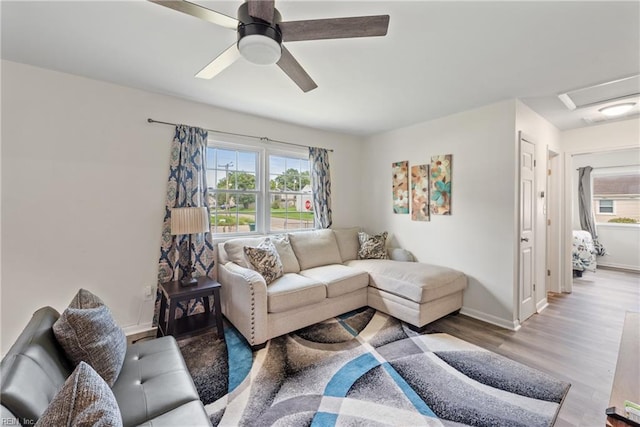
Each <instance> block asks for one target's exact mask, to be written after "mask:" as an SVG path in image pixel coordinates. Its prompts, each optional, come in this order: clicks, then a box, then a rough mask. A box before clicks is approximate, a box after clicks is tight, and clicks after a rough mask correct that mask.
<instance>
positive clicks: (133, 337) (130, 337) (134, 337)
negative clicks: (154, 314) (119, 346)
mask: <svg viewBox="0 0 640 427" xmlns="http://www.w3.org/2000/svg"><path fill="white" fill-rule="evenodd" d="M122 330H123V331H124V334H125V335H126V336H127V343H129V344H133V343H135V342H136V341H139V340H141V339H144V338H153V337H155V336H156V333H157V328H156V327H155V326H152V324H151V322H148V323H143V324H142V325H133V326H128V327H126V328H122Z"/></svg>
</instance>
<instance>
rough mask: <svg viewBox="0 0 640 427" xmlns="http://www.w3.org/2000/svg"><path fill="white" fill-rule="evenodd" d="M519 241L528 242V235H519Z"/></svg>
mask: <svg viewBox="0 0 640 427" xmlns="http://www.w3.org/2000/svg"><path fill="white" fill-rule="evenodd" d="M520 241H521V242H528V241H529V238H528V237H521V238H520Z"/></svg>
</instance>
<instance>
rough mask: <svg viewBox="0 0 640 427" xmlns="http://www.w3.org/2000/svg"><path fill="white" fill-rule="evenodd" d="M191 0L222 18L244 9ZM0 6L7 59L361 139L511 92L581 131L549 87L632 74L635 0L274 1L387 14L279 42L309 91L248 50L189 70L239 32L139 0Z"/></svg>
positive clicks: (302, 8)
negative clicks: (370, 24) (347, 32)
mask: <svg viewBox="0 0 640 427" xmlns="http://www.w3.org/2000/svg"><path fill="white" fill-rule="evenodd" d="M198 3H199V4H201V5H203V6H206V7H208V8H211V9H214V10H217V11H220V12H223V13H225V14H228V15H231V16H236V10H237V7H238V6H239V5H240V1H198ZM1 7H2V9H1V19H2V58H3V59H7V60H11V61H16V62H22V63H26V64H31V65H35V66H39V67H43V68H50V69H54V70H59V71H63V72H68V73H72V74H76V75H82V76H87V77H91V78H95V79H100V80H106V81H110V82H115V83H118V84H122V85H126V86H131V87H135V88H140V89H144V90H149V91H153V92H159V93H164V94H170V95H175V96H178V97H182V98H187V99H191V100H196V101H199V102H203V103H207V104H211V105H215V106H218V107H223V108H227V109H231V110H236V111H241V112H246V113H250V114H255V115H259V116H265V117H269V118H273V119H277V120H282V121H287V122H292V123H297V124H302V125H306V126H311V127H315V128H320V129H327V130H334V131H340V132H344V133H351V134H357V135H367V134H373V133H377V132H381V131H385V130H390V129H395V128H399V127H402V126H407V125H410V124H413V123H418V122H422V121H427V120H430V119H434V118H436V117H442V116H446V115H449V114H452V113H455V112H459V111H464V110H468V109H471V108H475V107H479V106H482V105H486V104H489V103H492V102H496V101H500V100H504V99H510V98H520V99H522V100H523V101H524V102H525V103H527V104H528V105H529V106H530V107H531V108H533V109H534V110H536V111H537V112H538V113H539V114H541V115H542V116H544V117H545V118H547V119H548V120H549V121H551V122H552V123H554V124H555V125H556V126H557V127H559V128H560V129H569V128H574V127H580V126H585V125H586V123H585V122H584V121H582V120H581V118H582V117H583V116H584V115H585V114H586V113H587V112H586V111H580V110H578V111H575V112H570V111H568V110H567V108H566V107H565V106H564V105H563V104H562V103H561V102H560V101H559V100H558V98H557V96H556V95H557V94H559V93H563V92H567V91H570V90H573V89H578V88H582V87H586V86H591V85H594V84H598V83H603V82H607V81H611V80H615V79H619V78H623V77H626V76H630V75H634V74H638V73H639V72H640V2H638V1H626V2H613V1H603V2H592V1H586V2H578V1H563V2H559V1H538V2H522V1H499V2H483V1H468V2H452V1H449V2H431V1H320V2H319V1H305V0H297V1H292V0H276V7H277V8H278V10H279V11H280V12H281V13H282V16H283V20H284V21H291V20H301V19H314V18H329V17H341V16H361V15H375V14H389V15H390V16H391V19H390V24H389V32H388V35H387V36H386V37H373V38H367V39H342V40H320V41H307V42H292V43H288V44H286V46H287V48H288V49H289V50H290V51H291V52H292V53H293V55H295V57H296V58H297V59H298V61H299V62H300V63H301V64H302V65H303V67H305V69H306V70H307V72H308V73H309V74H310V75H311V77H312V78H313V79H314V80H315V81H316V83H317V84H318V86H319V87H318V89H316V90H313V91H311V92H309V93H306V94H305V93H303V92H302V91H301V90H300V89H298V87H297V86H295V84H294V83H293V82H292V81H290V80H289V79H288V78H287V77H286V75H285V74H284V73H283V72H282V71H281V70H280V69H279V68H278V67H277V66H275V65H273V66H266V67H265V66H257V65H253V64H250V63H248V62H246V61H245V60H244V59H241V60H239V61H238V62H236V63H235V64H233V65H232V66H231V67H229V68H228V69H226V70H225V71H223V72H222V73H221V74H220V75H218V76H217V77H215V78H214V79H212V80H201V79H196V78H194V77H193V76H194V74H195V73H196V72H198V71H199V70H200V69H201V68H202V67H203V66H204V65H206V64H207V63H208V62H209V61H211V60H212V59H213V58H214V57H215V56H217V55H218V54H219V53H221V52H222V51H223V50H224V49H225V48H227V47H228V46H229V45H231V44H232V43H234V41H235V40H236V34H235V32H234V31H232V30H227V29H224V28H221V27H217V26H216V25H214V24H211V23H208V22H204V21H200V20H198V19H196V18H194V17H191V16H188V15H185V14H182V13H179V12H176V11H173V10H170V9H168V8H165V7H161V6H158V5H156V4H152V3H149V2H146V1H106V2H102V1H67V2H57V1H46V2H34V1H18V2H12V1H2V3H1ZM639 89H640V88H639ZM636 109H637V107H636ZM162 119H167V120H170V119H171V118H162Z"/></svg>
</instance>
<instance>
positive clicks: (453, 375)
mask: <svg viewBox="0 0 640 427" xmlns="http://www.w3.org/2000/svg"><path fill="white" fill-rule="evenodd" d="M213 336H215V335H213ZM225 336H226V344H225V343H223V342H222V341H221V340H214V339H212V336H211V335H209V336H208V337H207V335H204V336H200V337H195V338H191V339H188V340H183V341H180V347H181V349H182V352H183V354H184V356H185V360H186V362H187V366H189V369H190V371H191V373H192V376H193V378H194V382H195V383H196V386H197V387H198V391H199V393H200V396H201V399H202V401H203V403H204V404H205V408H206V409H207V412H208V413H209V414H210V415H211V421H212V423H213V424H214V425H221V426H313V427H315V426H461V425H471V426H510V427H513V426H523V427H524V426H526V427H532V426H551V425H553V423H554V421H555V417H556V415H557V413H558V410H559V409H560V405H561V404H562V401H563V399H564V397H565V395H566V394H567V391H568V389H569V384H567V383H564V382H561V381H558V380H556V379H554V378H552V377H550V376H549V375H547V374H544V373H542V372H540V371H538V370H536V369H532V368H529V367H527V366H524V365H522V364H520V363H517V362H514V361H512V360H510V359H507V358H505V357H503V356H500V355H498V354H495V353H492V352H490V351H488V350H484V349H482V348H480V347H477V346H475V345H472V344H469V343H467V342H465V341H462V340H460V339H457V338H454V337H452V336H450V335H447V334H441V333H431V334H420V333H417V332H414V331H412V330H410V329H409V328H407V326H406V325H405V324H403V323H402V322H400V321H399V320H397V319H395V318H393V317H390V316H387V315H385V314H383V313H380V312H376V311H375V310H373V309H371V308H365V309H362V310H357V311H354V312H351V313H347V314H345V315H343V316H339V317H337V318H334V319H330V320H327V321H324V322H321V323H318V324H316V325H313V326H310V327H308V328H304V329H301V330H298V331H296V332H293V333H290V334H288V335H285V336H282V337H278V338H275V339H272V340H271V341H270V342H269V344H268V345H267V347H266V348H265V349H262V350H260V351H258V352H256V353H252V352H251V350H250V348H249V346H248V345H247V343H246V341H244V338H242V337H241V336H240V335H239V334H238V332H237V331H235V329H233V328H232V327H228V328H226V330H225ZM225 349H226V351H225ZM224 353H226V354H227V358H226V359H225V358H224V356H223V354H224ZM212 357H213V358H215V357H217V358H218V360H215V359H213V360H212ZM224 362H227V363H226V366H225V363H224Z"/></svg>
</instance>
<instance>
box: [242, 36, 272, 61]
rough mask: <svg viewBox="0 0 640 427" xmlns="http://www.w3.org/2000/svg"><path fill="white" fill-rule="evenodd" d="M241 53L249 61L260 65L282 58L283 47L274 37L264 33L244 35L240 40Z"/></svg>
mask: <svg viewBox="0 0 640 427" xmlns="http://www.w3.org/2000/svg"><path fill="white" fill-rule="evenodd" d="M238 50H239V51H240V54H241V55H242V56H243V57H244V58H245V59H246V60H247V61H249V62H253V63H254V64H258V65H269V64H275V63H276V62H278V61H279V60H280V55H281V54H282V49H281V48H280V44H279V43H278V42H277V41H275V40H274V39H272V38H270V37H267V36H263V35H262V34H250V35H247V36H244V37H242V38H241V39H240V41H239V42H238Z"/></svg>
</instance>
